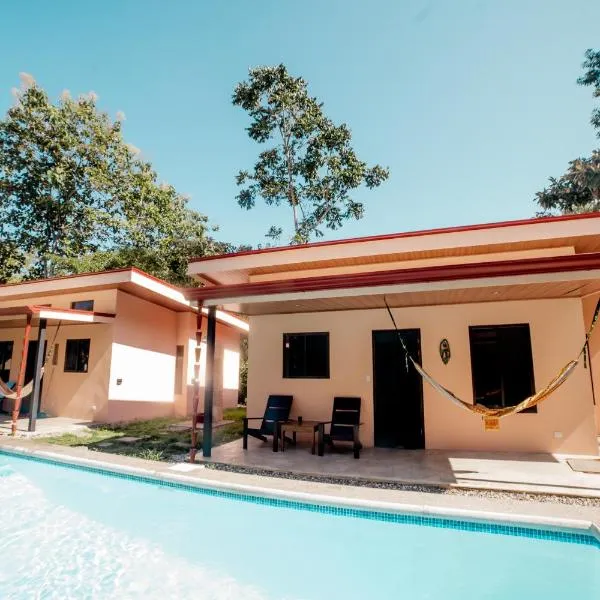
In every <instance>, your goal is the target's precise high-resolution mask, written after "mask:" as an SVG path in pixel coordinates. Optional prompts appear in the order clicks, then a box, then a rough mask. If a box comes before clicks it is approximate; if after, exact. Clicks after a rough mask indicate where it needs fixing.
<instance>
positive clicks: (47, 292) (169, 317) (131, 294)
mask: <svg viewBox="0 0 600 600" xmlns="http://www.w3.org/2000/svg"><path fill="white" fill-rule="evenodd" d="M205 310H206V309H205ZM216 322H217V324H216V339H217V343H216V356H215V365H216V370H215V372H216V373H217V374H218V376H217V377H216V378H215V389H216V400H215V405H216V407H217V411H219V410H220V409H221V408H223V407H229V406H235V405H236V404H237V401H238V383H239V357H240V336H241V335H245V334H246V333H247V331H248V324H247V322H246V321H244V320H242V319H239V318H236V317H234V316H232V315H229V314H227V313H224V312H221V311H219V312H218V313H217V314H216ZM27 323H29V324H30V326H31V327H30V331H29V333H28V336H27V337H28V347H27V350H28V351H27V357H26V368H25V376H24V382H25V383H27V382H29V381H31V380H32V379H33V377H34V374H35V372H36V355H37V348H38V339H42V340H44V339H45V341H44V345H45V350H44V352H43V354H41V356H42V359H41V360H42V361H43V362H44V371H43V380H42V387H41V394H40V396H41V409H42V410H43V411H44V412H45V413H48V414H50V415H53V416H65V417H73V418H78V419H85V420H91V421H98V422H114V421H124V420H131V419H146V418H153V417H162V416H186V415H191V414H192V398H193V393H194V383H193V376H194V368H193V367H194V361H195V358H194V348H195V346H196V326H197V309H196V308H194V307H193V306H192V305H191V303H190V302H189V301H188V300H186V298H185V297H184V294H183V292H182V291H181V290H180V289H179V288H176V287H174V286H172V285H170V284H168V283H166V282H164V281H161V280H159V279H157V278H155V277H152V276H150V275H148V274H146V273H144V272H142V271H140V270H138V269H135V268H129V269H119V270H114V271H106V272H102V273H92V274H84V275H74V276H69V277H57V278H53V279H43V280H36V281H27V282H21V283H15V284H8V285H2V286H0V379H2V381H4V382H13V384H14V382H16V381H17V378H18V374H19V369H20V365H21V360H20V357H22V352H23V345H24V331H26V329H27ZM40 330H42V331H40ZM40 334H41V336H40ZM204 345H205V342H202V345H201V346H204ZM202 354H203V355H204V358H205V353H202ZM204 374H205V363H204V360H203V361H202V363H201V364H200V387H201V388H203V387H204ZM30 389H31V387H30ZM31 398H32V394H31V393H29V394H28V396H26V397H25V398H24V404H23V407H22V408H23V409H24V410H22V412H28V408H29V405H30V403H31ZM202 398H203V396H202V395H201V396H200V399H201V403H200V411H202ZM13 403H14V400H12V399H10V398H8V397H5V398H3V399H2V396H0V409H1V410H2V411H3V412H5V413H6V412H8V413H10V412H11V411H12V409H13ZM218 417H219V413H218V412H217V418H218Z"/></svg>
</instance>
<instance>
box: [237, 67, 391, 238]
mask: <svg viewBox="0 0 600 600" xmlns="http://www.w3.org/2000/svg"><path fill="white" fill-rule="evenodd" d="M233 104H234V105H235V106H240V107H241V108H243V109H244V110H245V111H246V112H247V113H248V114H249V115H250V117H251V124H250V126H249V127H248V129H247V131H248V135H249V136H250V138H251V139H253V140H254V141H255V142H257V143H259V144H268V147H267V148H266V149H265V150H263V151H262V152H261V153H260V154H259V157H258V161H257V163H256V164H255V165H254V169H253V170H252V172H249V171H240V173H239V174H238V175H237V178H236V182H237V184H238V186H241V187H242V189H241V191H240V192H239V194H238V196H237V200H238V203H239V205H240V206H241V207H242V208H245V209H251V208H252V207H254V206H255V203H256V199H257V198H259V197H261V198H263V199H264V201H265V202H266V203H267V204H268V205H276V206H279V205H281V204H287V205H289V206H290V208H291V210H292V215H293V224H294V236H293V238H292V240H291V241H292V242H293V243H305V242H308V241H309V240H310V238H311V236H312V235H315V236H322V235H323V230H322V228H323V227H326V228H329V229H337V228H339V227H341V226H342V225H343V223H344V221H345V220H347V219H350V218H353V219H360V218H362V216H363V213H364V207H363V205H362V203H360V202H357V201H356V200H354V199H353V198H352V197H351V195H350V194H351V192H352V191H353V190H355V189H356V188H358V187H360V186H361V185H363V184H364V185H366V187H367V188H375V187H377V186H379V185H381V183H382V182H383V181H385V180H386V179H387V178H388V176H389V171H388V169H385V168H383V167H381V166H379V165H376V166H374V167H368V166H367V164H366V163H365V162H363V161H361V160H359V159H358V157H357V156H356V153H355V152H354V150H353V149H352V146H351V134H350V130H349V128H348V126H347V125H345V124H341V125H335V124H334V123H333V122H332V121H331V120H330V119H329V118H327V117H326V116H325V114H324V113H323V105H322V104H321V103H319V102H318V101H317V100H316V99H315V98H312V97H310V96H309V95H308V90H307V83H306V81H305V80H304V79H302V78H301V77H293V76H291V75H290V74H289V73H288V71H287V69H286V67H285V66H284V65H279V66H276V67H257V68H254V69H250V72H249V77H248V80H247V81H243V82H241V83H239V84H238V85H237V86H236V88H235V90H234V93H233ZM282 233H283V228H282V227H280V226H275V225H273V226H272V227H271V228H270V229H269V231H268V233H267V237H269V238H272V239H278V238H279V237H280V236H281V235H282Z"/></svg>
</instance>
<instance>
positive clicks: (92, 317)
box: [0, 305, 115, 328]
mask: <svg viewBox="0 0 600 600" xmlns="http://www.w3.org/2000/svg"><path fill="white" fill-rule="evenodd" d="M27 317H32V319H36V320H41V319H44V320H45V321H46V322H47V323H48V324H49V325H54V324H57V323H58V322H61V323H62V322H67V323H75V324H80V325H89V324H94V323H112V322H113V321H114V320H115V315H114V314H109V313H99V312H91V311H87V310H73V309H66V308H52V307H50V306H36V305H26V306H9V307H6V308H0V327H4V328H6V327H14V326H20V325H21V324H22V323H21V322H20V321H19V319H20V318H21V320H22V318H25V319H26V318H27Z"/></svg>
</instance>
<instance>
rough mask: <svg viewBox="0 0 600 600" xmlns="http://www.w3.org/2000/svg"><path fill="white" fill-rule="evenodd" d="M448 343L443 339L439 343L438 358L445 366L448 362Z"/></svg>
mask: <svg viewBox="0 0 600 600" xmlns="http://www.w3.org/2000/svg"><path fill="white" fill-rule="evenodd" d="M450 356H451V354H450V342H449V341H448V340H447V339H446V338H444V339H443V340H442V341H441V342H440V357H441V359H442V362H443V363H444V364H445V365H447V364H448V362H449V361H450Z"/></svg>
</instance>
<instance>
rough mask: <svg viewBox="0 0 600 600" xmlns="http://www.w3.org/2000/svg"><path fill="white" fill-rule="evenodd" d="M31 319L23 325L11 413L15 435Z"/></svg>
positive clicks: (14, 433) (12, 430) (12, 428)
mask: <svg viewBox="0 0 600 600" xmlns="http://www.w3.org/2000/svg"><path fill="white" fill-rule="evenodd" d="M31 318H32V315H31V313H29V314H28V315H27V323H26V325H25V335H24V336H23V350H22V351H21V364H20V365H19V376H18V377H17V388H16V398H15V403H14V405H13V411H12V423H11V427H10V428H11V433H12V435H13V436H14V435H16V434H17V419H18V418H19V411H20V410H21V395H22V393H23V381H24V379H25V369H26V368H27V351H28V350H29V336H30V335H31Z"/></svg>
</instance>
